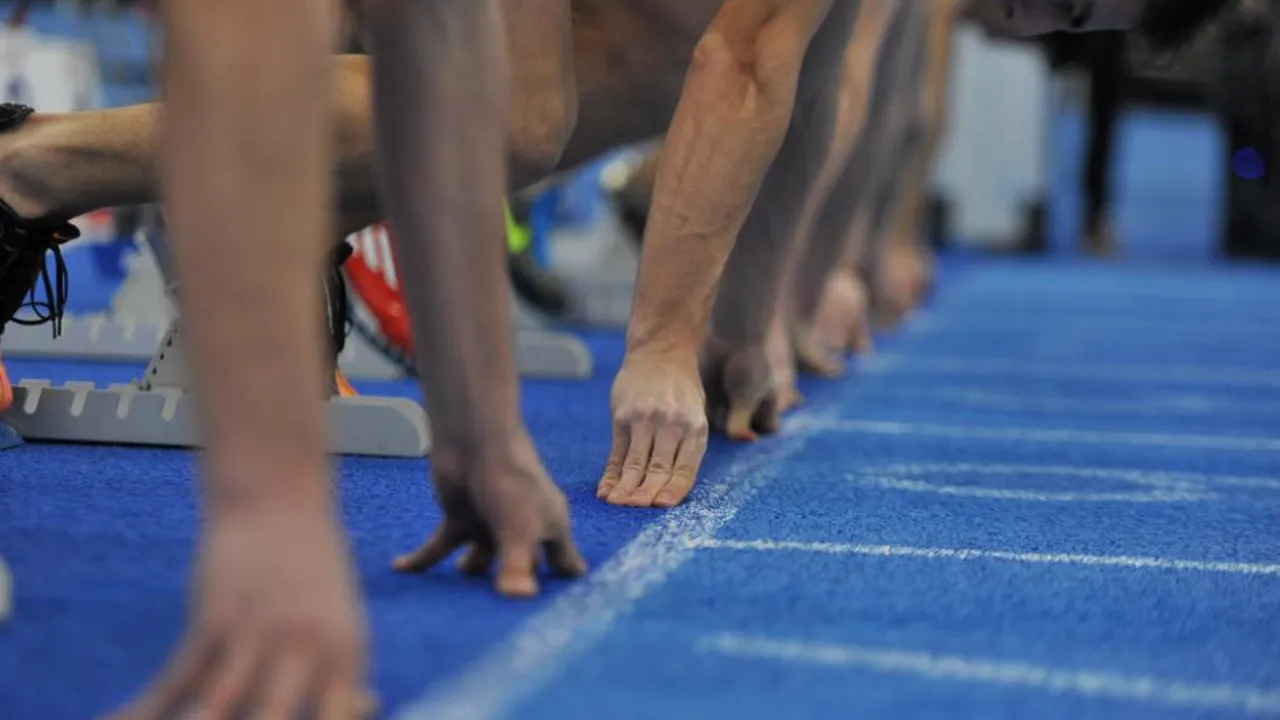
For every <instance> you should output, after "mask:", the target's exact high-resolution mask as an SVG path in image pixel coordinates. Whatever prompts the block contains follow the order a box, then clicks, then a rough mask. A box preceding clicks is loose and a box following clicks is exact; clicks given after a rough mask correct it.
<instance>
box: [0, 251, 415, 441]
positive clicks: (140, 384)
mask: <svg viewBox="0 0 1280 720" xmlns="http://www.w3.org/2000/svg"><path fill="white" fill-rule="evenodd" d="M148 245H149V247H150V250H151V252H152V254H153V255H154V258H155V264H154V265H155V266H156V267H158V269H159V275H158V277H159V278H160V279H161V283H160V287H159V288H156V289H155V292H156V294H158V295H160V298H159V299H160V300H163V299H164V298H165V295H166V293H165V289H166V288H167V287H168V283H167V282H164V279H165V278H168V277H170V273H169V272H168V269H169V268H171V267H172V260H171V258H170V257H169V252H168V247H167V244H166V243H164V242H163V240H162V239H161V238H160V236H159V235H155V236H153V237H152V238H151V239H150V242H149V243H148ZM78 327H79V328H80V329H81V330H74V331H73V332H82V331H83V333H82V334H81V335H79V339H80V340H82V341H91V342H96V341H97V340H102V339H104V338H105V339H106V342H107V343H115V345H114V347H112V348H111V349H112V350H116V351H121V350H123V349H129V348H125V347H123V346H122V344H121V343H120V342H119V341H122V340H123V339H124V337H125V336H124V335H123V333H121V332H119V331H120V329H121V328H122V327H126V325H125V324H123V323H121V322H120V321H115V322H106V323H103V324H102V325H100V326H97V327H99V329H100V332H99V334H97V335H94V334H92V333H90V332H88V331H84V329H85V328H90V327H92V324H91V323H90V324H83V323H82V324H79V325H78ZM180 328H181V319H180V318H179V319H176V320H173V321H172V322H170V323H169V324H168V326H167V328H166V330H165V332H164V334H163V336H162V337H161V338H160V340H159V341H158V342H153V344H152V345H151V346H150V348H149V349H148V350H147V353H146V355H145V356H144V360H145V361H146V362H147V363H148V364H147V368H146V371H145V372H144V373H143V375H142V377H140V378H138V379H137V380H135V381H134V382H133V383H130V384H118V385H111V386H108V387H105V388H99V387H96V386H95V385H94V384H93V383H85V382H69V383H66V384H64V385H61V386H56V387H55V386H54V385H53V384H52V383H51V382H49V381H47V380H25V381H21V382H19V383H17V385H15V386H14V401H13V405H12V406H11V407H10V408H9V409H8V410H6V411H4V412H3V413H0V423H8V424H9V425H10V426H12V428H13V429H14V430H15V431H17V433H18V435H19V436H21V437H22V438H25V439H27V440H43V441H56V442H78V443H104V444H121V445H148V446H158V447H176V448H194V447H197V446H199V444H200V438H201V433H200V431H199V430H200V429H199V427H198V424H197V413H196V406H195V401H196V399H195V397H194V396H193V395H192V394H191V387H190V385H189V383H188V378H187V372H186V363H185V361H184V354H185V351H184V348H183V342H182V333H181V329H180ZM67 329H68V328H67V326H65V325H64V328H63V330H64V332H65V331H66V330H67ZM135 331H136V328H135ZM45 332H47V329H46V330H45ZM147 332H149V331H147ZM143 337H146V335H145V333H144V335H143ZM151 337H154V336H151ZM64 339H65V338H64ZM64 339H59V340H58V341H56V347H57V348H58V353H57V354H58V355H59V356H61V357H68V356H71V354H72V353H73V352H74V351H75V350H77V349H81V350H83V349H84V347H85V346H84V345H83V344H82V345H81V346H80V347H79V348H72V347H63V345H62V342H63V340H64ZM142 341H143V340H142V338H139V337H138V336H137V335H136V334H134V335H130V336H128V343H131V344H132V345H133V347H135V348H136V347H137V346H138V345H140V344H141V343H142ZM104 344H105V343H103V344H99V345H98V346H97V352H95V353H94V354H93V355H92V356H90V357H92V358H93V359H97V360H101V359H103V356H102V352H101V351H102V350H103V349H104V348H103V345H104ZM51 345H53V343H51ZM5 354H6V356H9V357H22V356H23V355H24V354H26V353H24V352H23V351H22V346H21V343H18V342H14V343H12V344H11V343H10V338H9V337H8V336H6V338H5ZM130 359H134V358H130ZM327 413H328V426H329V449H330V451H331V452H333V453H334V454H339V455H364V456H375V457H405V458H409V457H424V456H426V455H427V454H428V453H429V452H430V450H431V432H430V423H429V421H428V419H427V414H426V411H425V410H424V409H423V408H422V406H421V405H419V404H418V403H416V402H414V401H413V400H409V399H405V398H386V397H340V396H337V395H336V394H334V395H332V396H331V397H330V398H329V401H328V409H327Z"/></svg>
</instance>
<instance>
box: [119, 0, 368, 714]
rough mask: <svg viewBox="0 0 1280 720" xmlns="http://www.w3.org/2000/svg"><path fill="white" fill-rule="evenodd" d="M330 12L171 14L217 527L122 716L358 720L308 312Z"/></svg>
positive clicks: (306, 5) (210, 495) (189, 1)
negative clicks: (157, 666) (182, 621)
mask: <svg viewBox="0 0 1280 720" xmlns="http://www.w3.org/2000/svg"><path fill="white" fill-rule="evenodd" d="M332 9H333V8H332V6H331V5H330V4H328V3H317V2H314V0H279V1H278V2H273V3H271V4H270V5H262V4H259V3H252V2H247V1H246V0H223V1H222V2H217V3H207V2H201V1H200V0H171V1H170V2H168V3H167V4H166V6H165V25H166V30H167V35H168V40H169V48H170V51H169V53H168V55H167V58H166V68H165V70H166V72H165V82H166V92H167V95H168V97H169V99H170V104H169V108H168V115H167V121H166V128H165V131H164V134H163V135H162V137H161V143H162V152H163V156H164V158H165V160H166V162H165V164H164V166H163V168H162V170H161V173H162V177H163V179H164V185H165V190H166V197H165V199H166V201H167V204H168V207H169V210H170V217H169V222H170V226H171V228H172V230H173V235H174V238H175V243H174V251H175V254H176V259H177V270H178V273H179V276H180V277H181V278H182V280H183V286H182V288H181V301H182V304H183V309H184V311H185V319H186V334H187V337H186V340H187V342H189V343H190V348H191V350H192V353H191V354H190V361H191V373H192V379H193V381H194V384H195V387H196V389H197V391H199V393H200V396H201V397H202V398H203V402H202V403H201V407H200V411H201V415H202V418H201V420H202V425H203V427H204V428H205V433H206V436H205V437H206V442H207V448H208V449H207V451H206V452H204V453H203V454H202V456H201V481H202V486H203V491H204V500H205V507H204V511H205V518H206V520H205V526H204V528H203V532H202V533H201V537H200V543H199V554H198V559H197V563H196V570H195V579H194V581H193V586H192V590H193V593H194V596H193V604H192V609H191V610H192V613H191V620H190V624H189V626H188V628H187V633H186V637H185V639H184V640H183V641H182V644H181V647H180V649H179V651H178V653H177V654H176V656H175V658H174V660H173V661H172V662H171V664H170V666H169V668H168V670H167V671H166V673H165V674H164V675H163V676H162V677H161V679H160V680H159V681H158V682H157V683H156V684H155V685H153V686H152V687H151V688H150V689H149V691H148V692H147V693H146V694H145V695H144V696H143V697H142V699H141V700H140V701H139V702H138V703H137V704H135V705H133V706H132V707H130V708H129V709H127V710H125V711H124V712H123V713H122V716H123V717H125V718H129V719H130V720H134V719H136V720H144V719H146V720H149V719H152V718H154V719H156V720H159V718H163V717H171V716H172V715H174V714H175V713H181V712H183V711H184V709H185V708H189V707H192V706H195V707H199V708H200V709H201V711H202V713H201V714H202V717H209V718H230V717H235V716H239V712H245V713H247V714H249V715H254V716H257V717H264V718H289V717H295V716H296V715H297V714H298V713H299V712H301V711H302V709H303V708H305V707H314V708H316V709H317V710H318V711H319V714H320V715H321V716H323V717H334V718H339V717H354V716H356V714H357V713H359V712H360V711H361V710H362V703H363V699H364V693H363V688H364V681H365V677H364V676H365V628H364V624H363V617H362V612H361V607H360V606H361V603H360V599H359V597H358V591H357V590H356V588H355V584H354V582H353V573H352V568H351V563H350V559H349V557H348V551H347V548H346V543H345V538H344V537H343V533H342V531H341V529H340V526H339V523H338V520H337V517H336V515H337V513H336V509H335V507H334V504H333V499H332V494H331V492H330V483H331V480H332V478H331V473H330V468H329V463H328V458H327V457H326V450H325V426H324V409H323V406H322V398H323V396H324V390H325V387H326V363H325V360H324V354H325V353H324V339H323V336H322V333H321V324H320V323H319V322H317V319H316V314H315V308H317V307H321V305H320V303H321V298H320V296H319V284H318V283H316V282H315V279H316V278H317V277H319V276H320V273H321V271H322V267H323V258H324V250H323V248H322V247H321V246H319V245H318V244H317V243H316V242H315V238H316V237H317V236H321V237H323V236H325V235H326V234H327V233H328V224H329V217H330V215H329V213H328V212H327V209H328V204H329V198H330V196H331V193H330V173H329V166H330V160H329V153H330V147H329V142H328V127H327V125H328V113H327V109H328V99H327V97H326V95H325V92H324V87H325V84H326V83H327V81H328V75H329V66H328V61H327V58H326V54H327V51H328V44H329V41H330V38H331V36H332V34H333V32H334V19H333V18H332V17H331V16H330V13H331V11H332ZM247 257H252V258H253V262H246V261H245V258H247ZM264 309H269V312H264ZM215 659H217V660H218V661H217V662H214V660H215Z"/></svg>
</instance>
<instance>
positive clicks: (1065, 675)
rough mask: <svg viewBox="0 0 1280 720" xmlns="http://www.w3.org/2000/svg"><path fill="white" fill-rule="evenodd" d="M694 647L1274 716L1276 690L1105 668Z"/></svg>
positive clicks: (707, 644) (888, 653) (760, 644)
mask: <svg viewBox="0 0 1280 720" xmlns="http://www.w3.org/2000/svg"><path fill="white" fill-rule="evenodd" d="M698 649H699V650H700V651H702V652H705V653H712V654H716V655H724V656H728V657H735V658H750V659H759V660H774V661H778V662H782V663H795V664H803V665H819V666H825V667H831V668H861V669H866V670H872V671H875V672H881V673H895V674H899V675H913V676H916V677H922V678H926V679H929V680H952V681H959V682H968V683H978V684H985V685H999V686H1003V687H1015V688H1031V689H1035V690H1042V691H1045V692H1048V693H1050V694H1054V695H1078V696H1081V697H1086V698H1096V699H1103V700H1121V701H1130V702H1141V703H1148V704H1154V705H1165V706H1170V707H1179V708H1195V709H1201V710H1227V711H1233V712H1242V713H1245V714H1248V715H1267V716H1269V715H1280V691H1277V690H1272V689H1266V688H1255V687H1250V686H1247V685H1235V684H1231V683H1216V682H1212V683H1211V682H1188V681H1180V680H1162V679H1160V678H1155V677H1144V676H1140V675H1122V674H1119V673H1112V672H1108V671H1105V670H1074V669H1068V668H1053V667H1044V666H1038V665H1031V664H1027V663H1020V662H1006V661H998V660H988V659H983V658H974V657H964V656H959V655H936V654H933V653H927V652H916V651H909V650H893V649H883V648H874V647H865V646H859V645H843V644H842V645H835V644H829V643H810V642H802V641H793V640H777V639H772V638H765V637H756V636H751V635H741V634H736V633H723V634H717V635H708V636H706V637H703V638H701V639H700V640H699V642H698Z"/></svg>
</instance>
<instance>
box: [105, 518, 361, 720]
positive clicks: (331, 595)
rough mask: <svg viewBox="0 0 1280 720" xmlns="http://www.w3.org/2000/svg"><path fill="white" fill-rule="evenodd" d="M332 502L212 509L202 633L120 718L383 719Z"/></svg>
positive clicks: (199, 589) (197, 624) (203, 573)
mask: <svg viewBox="0 0 1280 720" xmlns="http://www.w3.org/2000/svg"><path fill="white" fill-rule="evenodd" d="M334 515H335V511H334V510H333V509H332V508H331V507H329V506H328V501H327V500H324V501H315V502H310V501H299V500H297V499H296V498H293V499H286V500H285V501H279V502H276V503H275V504H274V505H272V506H270V507H265V506H252V507H251V506H246V507H243V508H237V509H234V510H225V511H215V512H213V513H211V516H210V519H209V521H208V524H207V526H206V528H205V531H204V533H203V536H202V537H201V540H200V552H199V556H198V559H197V564H196V573H195V578H194V583H193V587H192V592H193V597H192V599H191V601H192V610H191V612H192V614H191V619H190V625H189V626H188V628H187V634H186V638H185V639H184V640H183V642H182V645H181V648H180V649H179V651H178V652H177V654H176V656H175V657H174V658H173V660H172V661H171V662H170V664H169V667H168V669H167V670H166V672H165V674H164V675H163V677H162V678H161V679H160V680H159V681H158V682H156V683H155V684H153V685H152V686H151V688H150V689H149V690H148V691H147V693H146V694H145V695H144V696H143V697H142V699H141V700H139V701H137V702H136V703H135V704H134V705H132V706H131V707H129V708H128V709H126V710H124V711H122V712H120V713H119V714H118V715H117V716H116V718H117V720H167V719H168V718H172V717H200V718H202V720H232V719H233V718H240V717H253V718H263V720H293V719H294V718H296V717H299V716H301V715H303V714H306V713H312V714H313V715H308V716H309V717H310V716H314V717H317V718H323V719H324V720H330V719H332V720H356V719H358V718H364V717H368V716H369V715H371V714H372V712H373V708H372V701H371V699H370V695H369V694H368V693H367V692H366V690H365V646H366V639H365V626H364V620H363V616H362V608H361V603H360V598H359V595H358V590H357V586H356V583H355V579H354V577H353V572H352V568H351V562H350V558H349V557H348V554H347V548H346V547H345V546H344V539H343V535H342V531H341V529H340V527H339V525H338V522H337V520H336V518H335V517H334Z"/></svg>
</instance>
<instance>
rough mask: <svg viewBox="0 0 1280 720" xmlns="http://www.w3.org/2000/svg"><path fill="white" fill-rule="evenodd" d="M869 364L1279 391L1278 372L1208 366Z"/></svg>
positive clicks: (910, 360)
mask: <svg viewBox="0 0 1280 720" xmlns="http://www.w3.org/2000/svg"><path fill="white" fill-rule="evenodd" d="M867 364H868V365H870V366H874V367H877V368H878V369H884V370H891V371H893V372H894V373H896V374H912V375H916V374H919V375H940V376H957V377H1000V378H1038V379H1045V380H1096V381H1106V382H1123V383H1144V384H1145V383H1168V384H1180V385H1226V386H1233V387H1280V370H1274V369H1258V368H1241V367H1236V368H1233V367H1217V366H1209V365H1148V364H1140V363H1086V362H1078V361H1064V360H1050V359H1043V358H1042V359H1039V360H1036V359H1030V360H1019V361H1012V360H1004V359H998V358H983V357H973V358H965V357H940V356H929V357H915V356H913V357H904V356H902V355H892V354H887V353H886V354H885V355H881V356H873V357H872V358H870V359H869V360H868V361H867Z"/></svg>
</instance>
